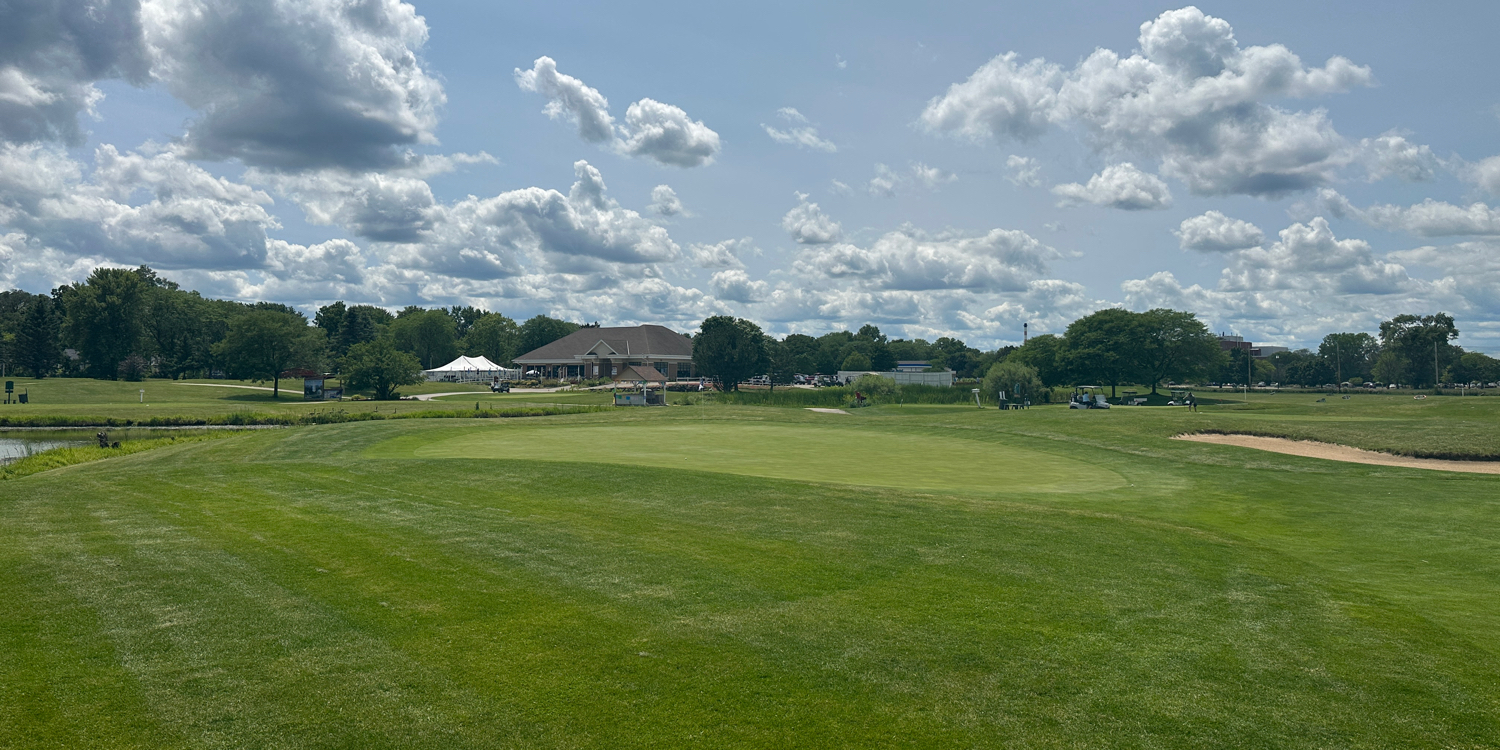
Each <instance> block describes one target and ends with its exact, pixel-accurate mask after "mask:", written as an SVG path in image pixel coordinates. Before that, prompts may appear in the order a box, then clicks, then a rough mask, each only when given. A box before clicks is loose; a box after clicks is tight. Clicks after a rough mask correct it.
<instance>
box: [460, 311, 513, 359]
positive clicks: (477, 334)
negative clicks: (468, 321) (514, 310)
mask: <svg viewBox="0 0 1500 750" xmlns="http://www.w3.org/2000/svg"><path fill="white" fill-rule="evenodd" d="M463 343H464V353H465V354H468V355H469V356H471V357H474V356H484V357H489V359H490V361H491V362H495V363H497V364H502V365H503V364H509V363H510V361H511V360H512V359H515V358H516V355H517V354H519V353H520V351H519V349H520V345H521V329H520V327H519V326H517V325H516V321H514V320H511V319H510V318H507V317H505V316H504V315H500V314H498V313H487V314H485V315H484V316H482V317H480V318H479V320H477V321H475V322H474V324H473V325H472V326H470V327H469V333H468V335H467V336H464V342H463Z"/></svg>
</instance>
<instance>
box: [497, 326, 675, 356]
mask: <svg viewBox="0 0 1500 750" xmlns="http://www.w3.org/2000/svg"><path fill="white" fill-rule="evenodd" d="M601 342H603V343H604V345H605V346H606V347H608V348H607V349H599V350H598V353H599V354H600V355H601V356H603V357H609V355H608V354H607V352H608V351H609V350H613V351H614V352H615V353H616V354H615V356H613V357H610V358H612V359H618V358H622V357H629V358H631V359H635V358H637V357H639V358H641V359H654V358H660V357H671V358H684V357H692V356H693V342H692V340H691V339H689V338H688V337H686V336H683V335H682V334H680V333H677V332H676V331H673V330H672V329H670V328H667V327H665V326H656V325H644V326H630V327H626V328H580V329H578V330H576V331H574V332H572V333H570V334H568V335H566V336H564V337H562V338H560V339H558V340H556V341H554V342H552V343H550V344H547V345H546V346H543V347H540V348H538V349H533V350H532V351H529V352H526V353H525V354H522V355H521V356H519V357H516V358H515V360H514V361H515V362H517V363H519V364H546V363H552V362H575V361H581V360H578V359H577V357H578V356H579V355H582V354H587V353H588V352H589V350H591V349H594V348H595V346H596V345H598V344H599V343H601Z"/></svg>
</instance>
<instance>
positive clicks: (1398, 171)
mask: <svg viewBox="0 0 1500 750" xmlns="http://www.w3.org/2000/svg"><path fill="white" fill-rule="evenodd" d="M1359 155H1360V159H1361V161H1363V162H1364V164H1365V170H1366V173H1367V176H1368V179H1369V180H1370V182H1375V181H1377V180H1383V179H1385V178H1387V177H1395V178H1397V179H1400V180H1405V181H1407V182H1428V181H1430V180H1432V178H1433V177H1434V176H1435V175H1436V173H1437V168H1438V166H1439V163H1438V158H1437V157H1436V156H1434V155H1433V153H1432V148H1431V147H1430V146H1423V145H1418V144H1415V143H1412V142H1411V141H1408V140H1406V138H1405V137H1404V136H1402V135H1400V134H1397V133H1386V134H1384V135H1381V136H1379V137H1378V138H1365V139H1364V140H1361V141H1360V142H1359Z"/></svg>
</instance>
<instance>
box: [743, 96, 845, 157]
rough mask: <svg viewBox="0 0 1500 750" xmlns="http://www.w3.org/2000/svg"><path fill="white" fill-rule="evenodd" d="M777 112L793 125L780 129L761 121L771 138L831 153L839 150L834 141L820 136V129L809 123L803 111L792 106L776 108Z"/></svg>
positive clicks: (787, 143)
mask: <svg viewBox="0 0 1500 750" xmlns="http://www.w3.org/2000/svg"><path fill="white" fill-rule="evenodd" d="M776 114H777V115H778V116H780V117H781V118H782V119H783V120H786V121H787V122H789V123H791V127H788V128H787V129H786V130H780V129H777V128H773V127H771V126H770V125H767V124H765V123H761V125H760V126H761V127H762V128H763V129H765V131H766V135H769V136H771V140H773V141H776V142H777V143H783V144H786V145H788V146H796V147H798V148H810V149H813V150H814V151H827V152H828V153H830V154H831V153H833V152H835V151H838V150H839V148H838V146H835V145H834V144H833V142H832V141H829V140H825V139H824V138H822V137H821V136H819V135H818V129H817V128H815V127H813V126H812V125H810V124H808V122H807V118H806V117H803V116H802V113H801V112H798V111H797V110H795V109H793V108H791V107H782V108H781V109H778V110H776Z"/></svg>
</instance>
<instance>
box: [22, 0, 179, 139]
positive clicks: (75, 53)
mask: <svg viewBox="0 0 1500 750" xmlns="http://www.w3.org/2000/svg"><path fill="white" fill-rule="evenodd" d="M110 78H119V79H125V80H127V81H130V82H131V83H134V84H137V85H143V84H145V83H146V82H148V80H149V79H150V54H149V52H148V50H147V48H146V44H145V38H144V36H143V35H142V30H141V13H140V5H139V2H138V1H137V0H95V2H91V3H62V2H8V3H4V4H0V141H10V142H18V143H26V142H36V141H62V142H65V143H68V144H70V145H77V144H78V143H80V142H81V141H82V137H83V133H82V131H81V130H80V128H79V126H78V115H79V114H81V113H85V112H91V111H92V110H93V106H94V104H95V103H96V102H97V101H98V100H99V99H100V98H101V97H103V93H101V92H100V91H99V89H98V88H96V87H95V86H94V82H96V81H100V80H104V79H110Z"/></svg>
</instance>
